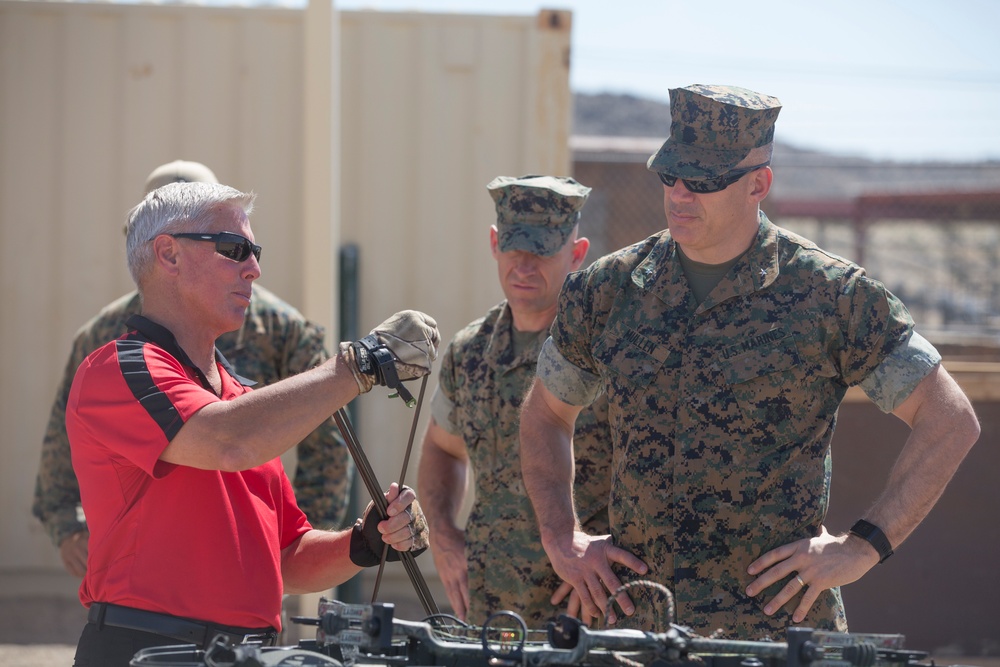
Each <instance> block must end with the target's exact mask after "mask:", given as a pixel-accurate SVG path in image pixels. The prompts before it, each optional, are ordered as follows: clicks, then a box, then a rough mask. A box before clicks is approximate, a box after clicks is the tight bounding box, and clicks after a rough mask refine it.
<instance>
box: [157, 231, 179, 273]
mask: <svg viewBox="0 0 1000 667" xmlns="http://www.w3.org/2000/svg"><path fill="white" fill-rule="evenodd" d="M180 250H181V246H180V243H178V242H177V239H175V238H174V237H172V236H169V235H167V234H160V235H159V236H157V237H156V238H155V239H153V259H154V263H155V264H156V265H157V266H159V267H160V268H161V269H162V270H164V271H166V272H167V273H170V274H175V273H177V271H178V269H179V266H178V261H179V259H180Z"/></svg>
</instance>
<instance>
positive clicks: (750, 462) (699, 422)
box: [539, 215, 912, 639]
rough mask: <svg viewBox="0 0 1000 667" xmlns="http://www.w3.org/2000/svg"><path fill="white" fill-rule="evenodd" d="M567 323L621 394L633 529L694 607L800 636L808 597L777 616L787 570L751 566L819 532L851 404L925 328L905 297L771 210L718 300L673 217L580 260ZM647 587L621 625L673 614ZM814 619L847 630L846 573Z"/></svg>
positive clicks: (553, 384) (747, 634) (573, 358)
mask: <svg viewBox="0 0 1000 667" xmlns="http://www.w3.org/2000/svg"><path fill="white" fill-rule="evenodd" d="M552 329H553V342H554V344H555V347H556V348H557V349H558V351H559V352H560V353H561V354H562V356H563V357H565V359H566V360H567V361H568V362H570V363H571V364H573V365H575V366H578V367H579V368H580V369H584V370H585V371H588V372H589V373H592V374H594V375H596V376H599V378H600V383H601V386H602V388H603V389H604V392H605V395H606V396H607V398H608V400H609V415H610V420H611V432H612V434H613V438H614V447H615V461H616V465H615V467H614V477H613V479H612V489H611V501H610V504H609V514H610V520H611V525H612V534H613V536H614V539H615V541H616V543H617V544H618V545H620V546H622V547H623V548H625V549H627V550H629V551H631V552H633V553H635V554H636V555H638V556H639V557H640V558H642V559H643V560H644V561H645V562H646V563H647V564H648V565H649V566H650V572H649V575H648V577H649V578H652V579H653V580H655V581H657V582H659V583H661V584H663V585H665V586H667V587H668V588H670V589H671V590H672V591H673V592H674V594H675V596H676V602H677V622H678V623H681V624H683V625H689V626H691V627H693V628H694V629H695V630H696V631H698V632H701V633H709V632H712V631H714V630H716V629H718V628H722V629H724V630H725V631H726V632H727V633H728V634H731V635H732V636H734V637H737V638H741V639H760V638H763V637H765V636H770V637H772V638H774V639H780V638H781V637H783V636H784V628H785V627H786V625H788V624H790V623H791V612H792V611H793V610H794V605H797V604H798V602H799V600H800V598H799V597H798V596H796V597H795V598H793V599H792V602H791V603H790V605H786V607H785V609H784V610H781V611H779V612H778V613H777V614H775V615H774V616H772V617H767V616H765V615H764V612H763V611H762V608H763V604H764V602H765V601H766V600H769V599H770V598H772V597H773V596H774V595H775V594H776V593H777V591H778V587H779V586H781V585H784V584H785V583H787V580H785V581H782V582H779V583H778V584H776V585H774V586H772V587H770V588H769V589H768V590H766V591H764V592H763V593H761V594H760V595H758V596H757V597H755V598H749V597H747V595H746V594H745V590H746V587H747V585H748V584H749V583H750V582H751V581H752V577H750V576H749V575H748V574H747V572H746V570H747V566H748V565H749V564H750V563H751V562H752V561H753V560H754V559H756V558H757V557H759V556H760V555H762V554H763V553H765V552H766V551H768V550H770V549H773V548H775V547H777V546H780V545H783V544H787V543H789V542H792V541H795V540H798V539H805V538H809V537H812V536H815V535H816V534H817V531H818V530H819V528H820V526H821V525H822V523H823V521H824V519H825V517H826V512H827V506H828V502H829V496H830V471H831V461H830V441H831V439H832V437H833V431H834V426H835V424H836V420H837V409H838V406H839V405H840V402H841V400H842V399H843V397H844V394H845V392H846V391H847V388H848V386H851V385H855V384H858V383H859V382H861V381H862V379H864V378H865V377H866V376H868V375H869V374H870V373H871V372H872V370H873V369H875V368H876V367H877V366H879V364H880V363H881V362H882V360H883V359H885V358H886V357H887V355H889V354H890V353H892V352H893V350H894V349H895V348H896V347H897V346H899V345H900V344H901V343H903V342H905V341H907V339H908V338H909V336H910V335H911V331H912V321H911V319H910V316H909V313H908V312H907V311H906V309H905V308H904V307H903V304H902V303H901V302H900V301H899V300H898V299H896V297H894V296H893V295H892V294H891V293H889V292H888V291H887V290H886V289H885V287H884V286H883V285H882V284H881V283H879V282H877V281H874V280H871V279H869V278H867V277H866V276H865V272H864V270H863V269H861V268H860V267H858V266H856V265H854V264H851V263H849V262H847V261H846V260H843V259H841V258H839V257H836V256H834V255H830V254H828V253H826V252H824V251H823V250H821V249H819V248H817V247H816V246H815V245H814V244H813V243H811V242H809V241H807V240H806V239H803V238H801V237H799V236H796V235H794V234H792V233H790V232H788V231H786V230H783V229H781V228H779V227H776V226H774V225H772V224H771V223H770V222H769V221H768V220H767V218H766V217H765V216H763V215H761V220H760V227H759V231H758V235H757V239H756V240H755V241H754V243H753V245H752V246H751V248H750V250H749V251H748V252H747V253H746V254H745V255H744V256H743V257H742V258H741V259H740V260H739V262H737V264H736V265H735V266H733V268H732V269H730V271H729V273H728V274H727V275H726V277H725V278H723V279H722V281H721V282H720V283H719V284H718V285H717V286H716V287H715V289H714V290H713V291H712V292H711V293H710V294H709V295H708V297H707V298H706V299H705V301H704V302H703V303H701V304H697V303H696V302H695V299H694V296H693V294H692V293H691V290H690V289H689V287H688V284H687V281H686V279H685V277H684V275H683V272H682V270H681V266H680V263H679V260H678V258H677V249H676V246H675V244H674V243H673V241H672V240H671V238H670V235H669V232H666V231H664V232H660V233H659V234H656V235H654V236H651V237H650V238H648V239H646V240H645V241H643V242H641V243H638V244H636V245H633V246H631V247H628V248H625V249H622V250H620V251H618V252H616V253H614V254H612V255H609V256H606V257H603V258H601V259H599V260H597V261H596V262H595V263H594V264H592V265H591V266H590V267H589V268H588V269H586V270H585V271H580V272H576V273H573V274H570V276H569V278H568V279H567V282H566V284H565V285H564V288H563V291H562V293H561V296H560V305H559V313H558V315H557V317H556V321H555V322H554V324H553V327H552ZM543 361H544V359H543ZM546 373H547V370H546V369H545V367H544V364H542V363H541V362H540V365H539V377H540V378H542V379H543V381H544V382H545V385H546V387H548V388H549V389H550V390H552V391H553V392H554V393H555V394H556V395H557V396H559V397H560V398H563V397H564V396H565V395H566V391H565V389H566V388H565V387H560V386H559V380H560V377H564V376H562V375H561V376H560V377H555V376H549V375H547V374H546ZM563 400H567V399H566V398H564V399H563ZM618 461H621V462H622V463H621V464H618V463H617V462H618ZM620 574H621V575H622V576H625V577H626V578H629V577H628V575H627V574H626V573H625V572H621V573H620ZM633 578H634V575H633ZM633 599H636V605H637V612H636V615H635V616H634V617H631V618H628V619H622V620H621V621H620V623H621V625H622V626H623V627H640V628H644V629H647V630H653V629H654V628H657V626H658V629H659V630H661V631H662V630H663V629H664V626H663V625H662V624H663V623H664V622H665V621H666V620H667V619H665V618H664V617H663V615H662V610H663V608H664V605H663V604H662V601H661V600H659V598H658V596H656V595H653V596H652V597H646V596H643V595H639V596H633ZM803 625H805V626H810V627H817V628H822V629H836V630H846V619H845V615H844V608H843V604H842V601H841V597H840V592H839V589H835V590H829V591H825V592H823V593H822V594H821V595H820V598H819V600H818V601H817V602H816V604H815V605H814V606H813V609H812V611H811V612H810V613H809V615H808V616H807V617H806V619H805V620H804V622H803Z"/></svg>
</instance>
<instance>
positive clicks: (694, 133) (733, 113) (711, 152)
mask: <svg viewBox="0 0 1000 667" xmlns="http://www.w3.org/2000/svg"><path fill="white" fill-rule="evenodd" d="M780 111H781V102H779V101H778V98H776V97H771V96H770V95H763V94H761V93H755V92H753V91H752V90H747V89H746V88H737V87H735V86H704V85H697V84H696V85H692V86H687V87H685V88H673V89H671V91H670V118H671V122H670V137H669V138H668V139H667V140H666V141H665V142H664V143H663V146H662V147H661V148H660V150H659V151H658V152H657V153H656V154H655V155H653V156H652V157H650V158H649V161H648V162H647V163H646V168H647V169H649V170H650V171H656V172H662V173H665V174H670V175H671V176H677V177H678V178H690V179H701V178H716V177H718V176H722V175H723V174H725V173H726V172H728V171H731V170H732V169H733V167H735V166H736V165H737V164H739V163H740V162H741V161H742V160H743V159H744V158H745V157H746V156H747V155H749V154H750V151H751V150H753V149H754V148H759V147H761V146H766V145H768V144H770V143H771V142H772V141H773V140H774V122H775V120H777V118H778V113H779V112H780Z"/></svg>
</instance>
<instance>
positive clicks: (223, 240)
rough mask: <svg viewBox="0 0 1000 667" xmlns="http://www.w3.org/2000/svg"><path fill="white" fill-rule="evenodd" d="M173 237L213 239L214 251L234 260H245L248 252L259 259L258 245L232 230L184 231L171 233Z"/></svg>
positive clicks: (200, 239)
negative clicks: (207, 232) (216, 231)
mask: <svg viewBox="0 0 1000 667" xmlns="http://www.w3.org/2000/svg"><path fill="white" fill-rule="evenodd" d="M170 236H173V237H174V238H175V239H193V240H195V241H214V242H215V252H217V253H219V254H220V255H222V256H223V257H226V258H228V259H231V260H233V261H234V262H245V261H246V260H247V259H249V258H250V253H253V256H254V257H256V258H257V261H258V262H259V261H260V246H259V245H257V244H255V243H250V239H248V238H247V237H245V236H240V235H239V234H233V233H232V232H220V233H218V234H197V233H193V232H191V233H188V232H184V233H181V234H171V235H170Z"/></svg>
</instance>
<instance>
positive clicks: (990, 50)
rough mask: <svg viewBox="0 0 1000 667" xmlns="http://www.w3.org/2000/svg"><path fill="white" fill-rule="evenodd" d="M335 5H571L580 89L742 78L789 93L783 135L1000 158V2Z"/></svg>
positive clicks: (651, 87)
mask: <svg viewBox="0 0 1000 667" xmlns="http://www.w3.org/2000/svg"><path fill="white" fill-rule="evenodd" d="M334 4H335V6H337V7H338V8H340V9H366V8H367V9H377V10H385V11H428V12H440V11H448V12H462V13H490V14H530V13H535V12H537V11H538V9H540V8H543V7H547V8H556V9H570V10H572V11H573V33H572V45H573V46H572V65H571V69H570V84H571V86H572V88H573V90H574V91H578V92H602V91H608V92H621V93H631V94H634V95H640V96H643V97H652V98H654V99H659V100H663V101H666V100H667V99H668V90H669V89H670V88H676V87H679V86H684V85H687V84H691V83H725V84H732V85H739V86H744V87H747V88H751V89H754V90H758V91H760V92H763V93H767V94H770V95H774V96H776V97H778V98H779V99H780V100H781V101H782V103H783V105H784V108H783V109H782V111H781V116H780V117H779V118H778V125H777V137H778V138H779V139H781V140H784V141H786V142H788V143H791V144H794V145H797V146H800V147H803V148H819V149H822V150H827V151H831V152H835V153H840V154H849V155H860V156H864V157H870V158H875V159H887V160H938V159H940V160H979V159H997V160H1000V1H997V0H940V1H933V0H829V1H827V2H819V1H815V0H814V1H806V0H767V1H764V2H746V1H745V0H740V1H736V0H708V1H704V0H687V1H686V2H679V1H677V0H550V1H548V2H545V1H539V0H334ZM665 122H666V120H665ZM664 133H666V128H665V129H664Z"/></svg>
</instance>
